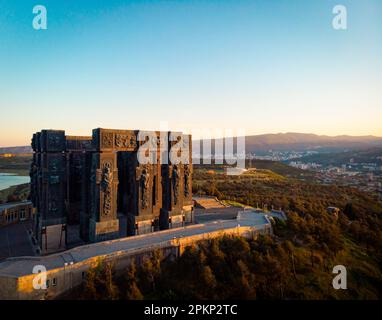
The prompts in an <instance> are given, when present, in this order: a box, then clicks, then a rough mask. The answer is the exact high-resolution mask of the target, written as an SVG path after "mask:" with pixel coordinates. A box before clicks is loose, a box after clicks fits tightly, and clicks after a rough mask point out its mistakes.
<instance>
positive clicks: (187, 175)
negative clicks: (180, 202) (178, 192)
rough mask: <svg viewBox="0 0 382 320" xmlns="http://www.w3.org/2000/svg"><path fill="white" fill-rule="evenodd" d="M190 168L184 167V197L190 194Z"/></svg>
mask: <svg viewBox="0 0 382 320" xmlns="http://www.w3.org/2000/svg"><path fill="white" fill-rule="evenodd" d="M190 174H191V172H190V167H189V166H188V165H185V166H184V196H185V197H188V195H189V194H190V186H189V184H190V183H189V181H190Z"/></svg>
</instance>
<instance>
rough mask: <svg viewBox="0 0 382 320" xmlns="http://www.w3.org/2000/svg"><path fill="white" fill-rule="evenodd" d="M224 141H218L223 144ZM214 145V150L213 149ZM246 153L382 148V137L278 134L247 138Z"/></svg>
mask: <svg viewBox="0 0 382 320" xmlns="http://www.w3.org/2000/svg"><path fill="white" fill-rule="evenodd" d="M221 140H222V139H216V141H220V142H221ZM223 141H224V139H223ZM213 144H214V143H212V149H213V150H214V148H213ZM245 146H246V153H256V152H260V153H262V152H268V151H270V150H272V151H292V150H293V151H307V150H315V151H321V152H335V151H346V150H354V149H360V148H370V147H374V146H382V137H375V136H347V135H341V136H326V135H316V134H310V133H308V134H307V133H293V132H288V133H276V134H262V135H254V136H246V137H245Z"/></svg>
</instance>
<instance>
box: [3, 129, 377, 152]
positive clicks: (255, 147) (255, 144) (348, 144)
mask: <svg viewBox="0 0 382 320" xmlns="http://www.w3.org/2000/svg"><path fill="white" fill-rule="evenodd" d="M221 140H222V139H216V141H221ZM223 141H224V140H223ZM245 146H246V152H247V153H256V152H260V153H262V152H268V151H270V150H273V151H307V150H316V151H321V152H341V151H347V150H354V149H362V148H370V147H375V146H382V137H376V136H370V135H369V136H347V135H341V136H326V135H316V134H311V133H294V132H288V133H275V134H261V135H253V136H246V137H245ZM212 150H213V151H214V140H213V141H212ZM4 153H13V154H20V153H32V148H31V147H30V146H21V147H6V148H0V154H4Z"/></svg>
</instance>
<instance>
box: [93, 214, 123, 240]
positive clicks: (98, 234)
mask: <svg viewBox="0 0 382 320" xmlns="http://www.w3.org/2000/svg"><path fill="white" fill-rule="evenodd" d="M118 237H119V220H118V219H115V220H107V221H100V222H97V221H94V220H93V219H90V230H89V240H90V241H91V242H100V241H107V240H113V239H117V238H118Z"/></svg>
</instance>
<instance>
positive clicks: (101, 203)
mask: <svg viewBox="0 0 382 320" xmlns="http://www.w3.org/2000/svg"><path fill="white" fill-rule="evenodd" d="M113 138H114V137H113V133H111V132H107V131H106V130H105V131H104V130H103V129H95V130H93V143H94V145H95V147H96V152H94V153H93V155H92V166H91V177H90V184H91V186H90V190H91V194H90V206H91V208H90V225H89V240H90V241H91V242H98V241H105V240H110V239H115V238H118V236H119V220H118V216H117V195H118V166H117V154H116V153H115V152H113Z"/></svg>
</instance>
